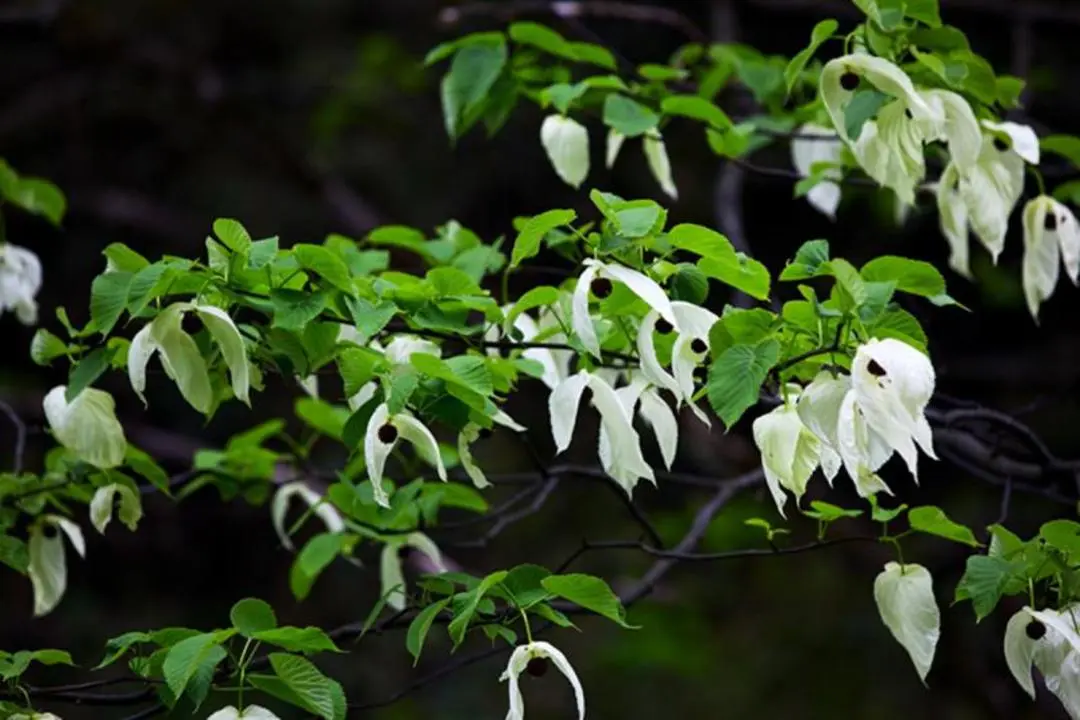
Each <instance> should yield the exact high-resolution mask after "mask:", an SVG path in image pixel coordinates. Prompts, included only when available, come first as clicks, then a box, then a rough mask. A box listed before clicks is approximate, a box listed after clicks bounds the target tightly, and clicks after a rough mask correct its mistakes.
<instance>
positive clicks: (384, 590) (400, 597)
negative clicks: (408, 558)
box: [379, 532, 447, 610]
mask: <svg viewBox="0 0 1080 720" xmlns="http://www.w3.org/2000/svg"><path fill="white" fill-rule="evenodd" d="M406 547H411V548H415V549H416V550H418V551H420V552H422V553H423V554H424V555H427V556H428V558H429V559H430V560H431V563H432V565H434V566H435V569H436V572H440V573H444V572H447V567H446V563H444V562H443V558H442V553H441V552H440V551H439V547H438V546H437V545H436V544H435V543H434V542H432V540H431V538H429V537H428V536H427V535H425V534H423V533H419V532H415V533H409V534H408V535H406V536H404V537H401V536H398V537H394V538H392V539H390V540H388V541H387V542H386V544H385V545H383V549H382V553H381V555H380V558H379V580H380V584H381V590H380V593H379V594H380V596H381V597H383V598H385V599H386V604H387V605H388V606H389V607H390V608H391V609H393V610H404V609H405V598H406V596H407V594H408V593H407V588H406V585H405V574H404V573H403V572H402V568H401V550H402V549H403V548H406Z"/></svg>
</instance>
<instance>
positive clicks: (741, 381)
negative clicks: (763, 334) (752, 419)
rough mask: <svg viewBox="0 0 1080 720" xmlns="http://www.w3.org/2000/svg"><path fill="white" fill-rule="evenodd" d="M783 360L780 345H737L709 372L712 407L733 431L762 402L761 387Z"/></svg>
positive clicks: (767, 341)
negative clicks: (759, 396) (758, 402)
mask: <svg viewBox="0 0 1080 720" xmlns="http://www.w3.org/2000/svg"><path fill="white" fill-rule="evenodd" d="M779 359H780V343H779V342H777V341H776V340H773V339H768V340H764V341H762V342H760V343H757V344H756V345H733V346H732V347H730V348H728V349H727V350H725V351H724V352H723V353H721V354H720V357H718V358H717V359H716V361H715V362H714V363H713V364H712V366H711V367H710V368H709V381H708V386H707V388H708V396H709V404H710V405H712V408H713V410H715V411H716V414H717V415H719V416H720V419H721V420H723V421H724V425H725V426H727V427H728V428H729V429H730V428H731V426H732V425H734V424H735V422H736V421H737V420H738V419H739V418H740V417H742V414H743V413H744V412H746V411H747V410H748V409H749V408H751V407H753V406H754V405H755V404H756V403H757V401H758V395H759V394H760V392H761V384H762V383H763V382H765V378H766V376H767V375H768V374H769V370H771V369H772V367H773V366H774V365H776V363H777V361H778V360H779Z"/></svg>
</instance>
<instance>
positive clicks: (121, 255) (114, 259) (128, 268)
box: [101, 243, 150, 273]
mask: <svg viewBox="0 0 1080 720" xmlns="http://www.w3.org/2000/svg"><path fill="white" fill-rule="evenodd" d="M101 254H102V255H104V256H105V257H106V258H108V260H109V265H110V266H111V267H110V268H109V272H127V273H137V272H139V271H140V270H142V269H143V268H144V267H146V266H147V265H149V264H150V263H149V262H148V261H147V259H146V258H144V257H143V256H142V255H140V254H139V253H137V252H135V251H134V250H132V249H131V248H129V247H128V246H127V245H125V244H123V243H111V244H109V246H108V247H106V248H105V249H104V250H102V251H101Z"/></svg>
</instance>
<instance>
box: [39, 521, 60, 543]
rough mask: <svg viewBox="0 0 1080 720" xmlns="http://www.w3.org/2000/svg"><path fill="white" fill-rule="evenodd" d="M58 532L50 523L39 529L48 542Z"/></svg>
mask: <svg viewBox="0 0 1080 720" xmlns="http://www.w3.org/2000/svg"><path fill="white" fill-rule="evenodd" d="M58 532H59V530H57V529H56V526H55V525H53V524H52V523H45V525H43V526H42V527H41V534H42V535H44V536H45V537H46V538H47V539H49V540H52V539H53V538H54V537H56V534H57V533H58Z"/></svg>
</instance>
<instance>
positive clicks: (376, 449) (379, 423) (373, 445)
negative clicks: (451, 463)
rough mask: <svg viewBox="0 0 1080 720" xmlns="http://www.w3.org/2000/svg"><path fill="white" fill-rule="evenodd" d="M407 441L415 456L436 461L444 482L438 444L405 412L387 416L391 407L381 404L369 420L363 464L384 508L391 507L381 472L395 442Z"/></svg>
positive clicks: (410, 414) (377, 497) (372, 487)
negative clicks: (416, 454) (419, 455)
mask: <svg viewBox="0 0 1080 720" xmlns="http://www.w3.org/2000/svg"><path fill="white" fill-rule="evenodd" d="M400 439H404V440H407V441H408V442H409V443H410V444H411V445H413V447H415V448H416V450H417V452H418V453H421V454H422V455H424V456H425V457H429V458H431V459H433V460H434V461H435V467H436V470H437V471H438V473H439V478H440V479H441V480H443V481H444V482H445V481H446V466H445V465H443V461H442V455H441V454H440V453H439V443H438V442H436V440H435V436H434V435H432V434H431V431H430V430H428V429H427V427H426V426H425V425H424V424H423V423H422V422H420V421H419V420H417V419H416V418H415V417H413V416H412V413H410V412H409V411H408V410H402V411H401V412H399V413H397V414H396V415H391V414H390V407H389V406H388V405H387V404H386V403H382V404H381V405H379V406H378V407H377V408H375V412H373V413H372V414H371V419H369V420H368V425H367V432H365V433H364V462H365V463H366V464H367V469H368V478H369V479H370V480H371V489H372V492H373V493H374V495H375V502H376V503H378V504H379V505H381V506H383V507H387V508H388V507H390V498H389V497H388V496H387V494H386V490H385V489H384V488H383V486H382V478H383V469H384V468H385V467H386V459H387V458H388V457H390V453H391V452H393V450H394V447H395V446H396V445H397V443H398V440H400Z"/></svg>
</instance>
